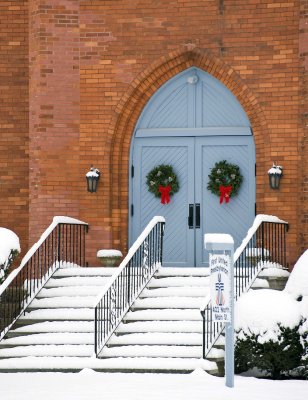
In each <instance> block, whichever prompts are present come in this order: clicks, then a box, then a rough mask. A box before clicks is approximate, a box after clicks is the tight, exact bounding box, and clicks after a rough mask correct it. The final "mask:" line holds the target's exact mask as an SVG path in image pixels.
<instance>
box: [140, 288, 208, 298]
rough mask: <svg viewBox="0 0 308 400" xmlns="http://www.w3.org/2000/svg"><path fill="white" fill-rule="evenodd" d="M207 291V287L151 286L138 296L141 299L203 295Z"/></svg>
mask: <svg viewBox="0 0 308 400" xmlns="http://www.w3.org/2000/svg"><path fill="white" fill-rule="evenodd" d="M208 293H209V287H206V288H204V287H202V286H197V287H193V286H190V287H163V288H157V289H156V288H153V289H147V288H146V289H144V290H143V291H142V293H141V295H140V296H139V298H141V299H143V298H145V297H173V296H181V297H205V296H207V294H208Z"/></svg>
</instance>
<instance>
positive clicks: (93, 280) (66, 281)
mask: <svg viewBox="0 0 308 400" xmlns="http://www.w3.org/2000/svg"><path fill="white" fill-rule="evenodd" d="M110 279H111V277H108V276H90V277H89V276H72V277H67V278H54V277H52V278H50V279H49V281H48V282H47V283H46V285H45V286H44V287H45V288H57V287H68V286H100V287H103V286H105V285H106V284H108V282H109V281H110Z"/></svg>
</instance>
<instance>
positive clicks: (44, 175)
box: [29, 0, 81, 243]
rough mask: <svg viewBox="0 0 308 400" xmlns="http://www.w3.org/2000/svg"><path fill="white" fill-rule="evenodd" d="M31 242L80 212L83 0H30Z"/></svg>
mask: <svg viewBox="0 0 308 400" xmlns="http://www.w3.org/2000/svg"><path fill="white" fill-rule="evenodd" d="M29 29H30V32H29V37H30V50H29V54H30V89H29V93H30V144H29V147H30V222H29V226H30V242H31V243H33V242H34V241H36V240H37V239H38V237H39V236H40V235H41V233H42V231H43V230H44V229H45V228H46V227H47V226H48V225H49V224H50V222H51V221H52V218H53V216H55V215H69V216H71V217H78V214H79V201H78V193H79V191H80V185H81V179H80V176H79V107H80V102H79V1H78V0H53V1H43V0H29Z"/></svg>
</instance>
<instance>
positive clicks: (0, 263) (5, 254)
mask: <svg viewBox="0 0 308 400" xmlns="http://www.w3.org/2000/svg"><path fill="white" fill-rule="evenodd" d="M19 253H20V244H19V238H18V236H17V235H16V234H15V233H14V232H13V231H11V230H10V229H6V228H0V283H2V282H3V281H4V279H5V278H6V276H7V271H8V268H9V267H10V265H11V263H12V262H13V260H14V258H15V256H16V255H17V254H19Z"/></svg>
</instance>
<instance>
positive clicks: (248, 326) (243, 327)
mask: <svg viewBox="0 0 308 400" xmlns="http://www.w3.org/2000/svg"><path fill="white" fill-rule="evenodd" d="M300 320H301V310H300V303H299V302H297V301H296V300H294V299H293V298H292V296H290V295H289V294H288V293H286V292H280V291H276V290H270V289H261V290H256V291H250V292H248V293H245V294H243V295H242V296H241V297H240V299H239V300H238V302H237V303H236V310H235V330H236V331H237V332H239V331H241V333H240V336H239V338H242V337H241V334H242V333H243V334H248V335H251V334H255V335H261V336H262V339H261V338H260V339H261V340H262V341H268V340H270V339H272V340H273V341H277V340H278V338H277V335H278V333H279V331H280V329H279V325H280V326H282V327H285V328H291V329H292V328H294V327H296V326H297V325H298V324H299V323H300Z"/></svg>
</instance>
